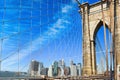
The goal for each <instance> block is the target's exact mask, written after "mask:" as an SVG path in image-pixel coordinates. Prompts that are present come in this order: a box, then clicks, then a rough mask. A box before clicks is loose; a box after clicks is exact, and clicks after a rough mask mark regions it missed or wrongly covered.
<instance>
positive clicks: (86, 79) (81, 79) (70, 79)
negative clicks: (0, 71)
mask: <svg viewBox="0 0 120 80" xmlns="http://www.w3.org/2000/svg"><path fill="white" fill-rule="evenodd" d="M91 79H92V80H94V79H95V80H96V79H97V80H110V76H66V77H44V78H42V77H0V80H91ZM112 80H113V79H112Z"/></svg>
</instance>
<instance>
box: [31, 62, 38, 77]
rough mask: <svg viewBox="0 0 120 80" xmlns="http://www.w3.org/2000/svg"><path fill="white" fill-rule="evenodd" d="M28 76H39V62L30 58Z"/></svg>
mask: <svg viewBox="0 0 120 80" xmlns="http://www.w3.org/2000/svg"><path fill="white" fill-rule="evenodd" d="M29 74H30V76H39V62H38V61H35V60H32V61H31V63H30V66H29Z"/></svg>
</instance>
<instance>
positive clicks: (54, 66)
mask: <svg viewBox="0 0 120 80" xmlns="http://www.w3.org/2000/svg"><path fill="white" fill-rule="evenodd" d="M57 75H58V62H57V61H55V62H54V64H53V76H57Z"/></svg>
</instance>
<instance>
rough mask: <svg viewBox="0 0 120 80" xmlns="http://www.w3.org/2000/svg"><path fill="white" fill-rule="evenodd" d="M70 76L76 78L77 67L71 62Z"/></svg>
mask: <svg viewBox="0 0 120 80" xmlns="http://www.w3.org/2000/svg"><path fill="white" fill-rule="evenodd" d="M70 75H71V76H77V66H76V64H74V63H73V61H71V62H70Z"/></svg>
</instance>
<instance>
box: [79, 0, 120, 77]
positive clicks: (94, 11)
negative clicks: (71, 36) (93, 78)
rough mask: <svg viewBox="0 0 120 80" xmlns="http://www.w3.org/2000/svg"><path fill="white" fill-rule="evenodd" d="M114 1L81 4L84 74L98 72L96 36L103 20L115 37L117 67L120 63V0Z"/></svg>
mask: <svg viewBox="0 0 120 80" xmlns="http://www.w3.org/2000/svg"><path fill="white" fill-rule="evenodd" d="M114 1H115V0H111V1H110V0H109V1H108V0H106V1H102V2H97V3H95V4H91V5H90V4H88V3H84V4H82V5H80V6H79V7H80V8H81V10H80V13H81V15H82V26H83V75H84V74H85V75H94V74H96V53H95V36H96V32H97V31H98V29H99V28H100V27H101V26H102V25H103V20H104V23H105V25H106V27H107V28H108V29H109V30H110V32H111V33H112V37H113V38H114V39H113V44H114V55H115V59H114V60H115V67H116V68H117V65H120V0H119V1H118V0H116V3H114ZM101 5H103V9H102V7H101ZM102 11H103V14H104V18H103V15H102ZM115 70H116V69H115Z"/></svg>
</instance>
